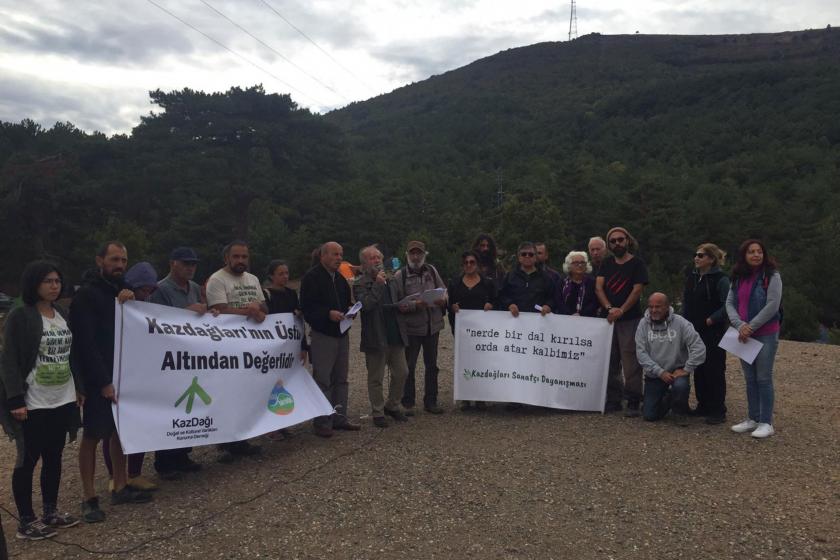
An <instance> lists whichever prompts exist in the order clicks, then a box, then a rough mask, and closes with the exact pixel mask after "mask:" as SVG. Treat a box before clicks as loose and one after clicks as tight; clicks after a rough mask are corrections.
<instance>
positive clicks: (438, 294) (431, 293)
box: [420, 288, 446, 305]
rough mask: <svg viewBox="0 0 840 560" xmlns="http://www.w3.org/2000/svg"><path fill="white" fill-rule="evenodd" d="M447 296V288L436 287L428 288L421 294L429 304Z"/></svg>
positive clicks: (422, 298)
mask: <svg viewBox="0 0 840 560" xmlns="http://www.w3.org/2000/svg"><path fill="white" fill-rule="evenodd" d="M445 297H446V288H435V289H434V290H426V291H425V292H423V293H422V294H421V295H420V299H421V300H423V301H424V302H426V304H428V305H432V304H433V303H434V302H436V301H438V300H439V299H443V298H445Z"/></svg>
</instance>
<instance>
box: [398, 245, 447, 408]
mask: <svg viewBox="0 0 840 560" xmlns="http://www.w3.org/2000/svg"><path fill="white" fill-rule="evenodd" d="M427 254H428V253H426V244H425V243H423V242H422V241H409V242H408V245H407V246H406V259H407V263H406V266H405V267H404V268H401V269H400V270H398V271H397V273H396V274H395V275H394V281H395V282H396V284H397V297H398V301H400V302H401V303H400V304H399V306H398V309H399V311H400V315H399V318H400V320H401V321H402V322H403V324H404V325H405V332H406V334H407V335H408V346H407V347H406V349H405V359H406V362H408V377H407V378H406V380H405V390H404V391H403V398H402V404H403V406H404V407H405V408H406V410H407V411H408V413H409V414H412V413H413V409H414V405H415V400H416V393H417V388H416V386H415V382H414V372H415V370H416V369H417V359H418V358H419V356H420V349H421V348H422V349H423V367H424V369H425V379H424V393H423V409H424V410H425V411H426V412H429V413H431V414H442V413H443V408H441V407H440V405H439V404H438V371H439V369H438V366H437V355H438V338H439V337H440V331H441V329H443V310H444V309H445V307H446V298H445V297H443V298H439V299H437V300H435V301H434V302H432V303H431V304H426V303H425V302H424V301H423V300H421V299H420V295H421V294H422V293H423V292H426V291H428V290H434V289H436V288H444V287H445V286H446V284H444V283H443V279H442V278H441V277H440V274H438V271H437V269H435V267H433V266H432V265H430V264H428V263H427V262H426V255H427ZM406 296H417V298H416V299H411V300H410V301H408V302H405V301H403V300H404V299H405V298H406Z"/></svg>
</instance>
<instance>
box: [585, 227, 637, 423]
mask: <svg viewBox="0 0 840 560" xmlns="http://www.w3.org/2000/svg"><path fill="white" fill-rule="evenodd" d="M607 243H608V244H609V248H610V251H611V252H612V256H610V257H607V258H605V259H604V261H603V263H602V264H601V268H600V269H598V276H597V278H596V280H595V293H596V295H597V296H598V301H599V302H600V303H601V307H602V308H603V309H604V310H605V311H606V313H607V321H609V322H610V323H613V324H614V325H615V327H614V329H613V339H612V350H611V353H610V369H609V377H608V380H607V401H606V405H605V408H604V411H605V412H617V411H619V410H621V398H622V386H623V389H624V397H625V398H626V399H627V410H626V412H625V414H624V415H625V416H627V417H628V418H635V417H638V416H639V414H640V413H639V403H640V402H641V400H642V368H641V366H640V365H639V361H638V359H637V358H636V342H635V336H636V328H637V327H638V325H639V320H641V318H642V308H641V306H640V305H639V298H640V297H641V295H642V289H643V288H644V286H645V284H647V283H648V272H647V267H646V266H645V263H644V261H642V259H640V258H639V257H637V256H635V253H636V252H637V251H638V243H637V242H636V240H635V239H634V238H633V236H631V235H630V233H629V232H628V231H627V229H625V228H623V227H614V228H612V229H610V230H609V231H608V232H607ZM622 370H623V372H624V383H623V384H622V379H621V373H622Z"/></svg>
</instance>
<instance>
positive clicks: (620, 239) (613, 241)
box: [610, 237, 627, 245]
mask: <svg viewBox="0 0 840 560" xmlns="http://www.w3.org/2000/svg"><path fill="white" fill-rule="evenodd" d="M625 241H627V238H626V237H613V238H612V239H610V245H616V244H618V243H624V242H625Z"/></svg>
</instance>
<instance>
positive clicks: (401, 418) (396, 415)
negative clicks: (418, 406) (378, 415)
mask: <svg viewBox="0 0 840 560" xmlns="http://www.w3.org/2000/svg"><path fill="white" fill-rule="evenodd" d="M385 414H387V415H388V416H390V417H391V418H393V419H394V420H396V421H397V422H408V416H406V415H405V414H403V413H402V412H401V411H399V410H388V409H387V408H386V409H385Z"/></svg>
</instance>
